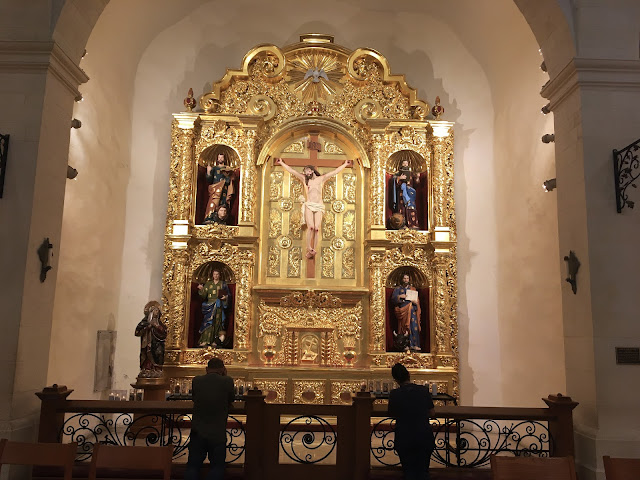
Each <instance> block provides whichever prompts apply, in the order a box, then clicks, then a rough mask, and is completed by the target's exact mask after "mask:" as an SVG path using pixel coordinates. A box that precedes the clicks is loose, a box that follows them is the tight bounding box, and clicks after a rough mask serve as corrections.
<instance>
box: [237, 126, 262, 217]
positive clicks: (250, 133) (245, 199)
mask: <svg viewBox="0 0 640 480" xmlns="http://www.w3.org/2000/svg"><path fill="white" fill-rule="evenodd" d="M256 134H257V132H256V131H255V130H246V135H247V140H246V142H247V148H246V151H245V155H243V158H242V169H241V174H240V176H241V177H242V183H241V184H242V199H241V202H240V222H242V223H254V221H255V212H256V204H257V201H258V200H257V196H258V188H257V181H256V179H257V176H258V174H257V171H256V165H255V161H254V156H255V155H254V152H255V145H256Z"/></svg>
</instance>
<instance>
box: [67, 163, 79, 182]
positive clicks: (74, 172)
mask: <svg viewBox="0 0 640 480" xmlns="http://www.w3.org/2000/svg"><path fill="white" fill-rule="evenodd" d="M77 176H78V170H76V169H75V168H73V167H72V166H71V165H67V178H68V179H69V180H73V179H74V178H76V177H77Z"/></svg>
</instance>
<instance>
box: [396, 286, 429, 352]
mask: <svg viewBox="0 0 640 480" xmlns="http://www.w3.org/2000/svg"><path fill="white" fill-rule="evenodd" d="M391 304H392V305H393V307H394V308H393V315H394V316H395V319H396V321H397V325H398V331H397V332H394V338H395V345H396V348H397V349H398V350H404V351H410V350H411V351H416V352H419V351H420V350H421V348H420V332H421V330H422V327H421V325H420V313H421V312H420V300H419V298H418V290H417V289H416V288H415V287H414V286H413V285H411V277H410V276H409V274H408V273H405V274H404V275H403V276H402V282H401V283H400V285H398V286H397V287H395V288H394V289H393V293H392V294H391ZM407 340H408V341H407Z"/></svg>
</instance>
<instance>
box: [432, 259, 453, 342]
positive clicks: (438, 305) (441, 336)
mask: <svg viewBox="0 0 640 480" xmlns="http://www.w3.org/2000/svg"><path fill="white" fill-rule="evenodd" d="M448 260H449V259H448V255H446V254H443V255H438V256H436V259H435V282H434V284H435V298H434V305H433V306H434V314H435V328H436V332H435V334H436V352H435V353H437V354H438V355H450V354H451V327H452V325H451V322H453V319H451V318H450V317H449V314H450V292H449V288H448V278H447V273H448V272H447V268H448V267H449V261H448Z"/></svg>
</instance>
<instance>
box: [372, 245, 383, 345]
mask: <svg viewBox="0 0 640 480" xmlns="http://www.w3.org/2000/svg"><path fill="white" fill-rule="evenodd" d="M384 259H385V257H384V252H383V251H380V252H378V251H374V252H372V253H371V254H370V256H369V270H370V274H369V291H370V292H371V297H370V299H371V301H370V303H369V353H372V354H373V353H384V351H385V325H384V323H385V315H384V313H385V305H384V299H385V296H384V278H383V275H382V269H383V267H384V261H385V260H384Z"/></svg>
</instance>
